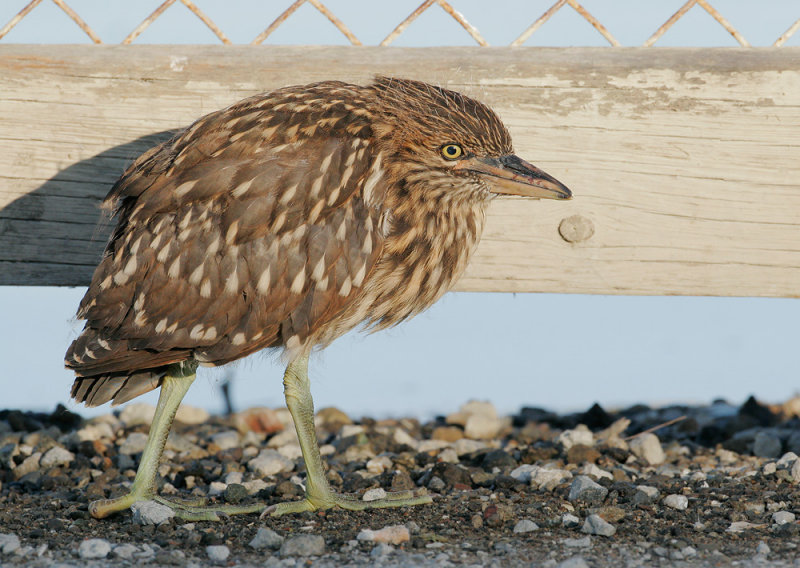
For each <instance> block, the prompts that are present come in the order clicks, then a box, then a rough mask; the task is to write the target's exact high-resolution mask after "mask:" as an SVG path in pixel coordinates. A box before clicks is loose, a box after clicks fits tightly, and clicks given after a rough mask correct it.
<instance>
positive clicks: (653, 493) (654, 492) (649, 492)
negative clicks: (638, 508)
mask: <svg viewBox="0 0 800 568" xmlns="http://www.w3.org/2000/svg"><path fill="white" fill-rule="evenodd" d="M636 491H639V492H641V493H643V494H644V495H645V497H647V498H648V499H650V500H651V501H655V500H656V499H658V496H659V494H660V493H661V492H660V491H659V490H658V488H657V487H652V486H650V485H637V486H636Z"/></svg>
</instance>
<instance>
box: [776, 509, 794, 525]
mask: <svg viewBox="0 0 800 568" xmlns="http://www.w3.org/2000/svg"><path fill="white" fill-rule="evenodd" d="M794 520H795V515H794V513H792V512H790V511H776V512H775V513H772V522H773V523H775V524H776V525H778V526H780V525H785V524H786V523H793V522H794Z"/></svg>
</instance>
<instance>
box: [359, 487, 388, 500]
mask: <svg viewBox="0 0 800 568" xmlns="http://www.w3.org/2000/svg"><path fill="white" fill-rule="evenodd" d="M384 497H386V491H385V490H384V489H383V488H382V487H376V488H374V489H370V490H369V491H366V492H365V493H364V495H363V496H362V497H361V500H362V501H377V500H378V499H383V498H384Z"/></svg>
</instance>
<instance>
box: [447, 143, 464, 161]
mask: <svg viewBox="0 0 800 568" xmlns="http://www.w3.org/2000/svg"><path fill="white" fill-rule="evenodd" d="M441 152H442V157H443V158H444V159H445V160H457V159H459V158H460V157H461V156H463V155H464V149H463V148H462V147H461V146H459V145H458V144H445V145H444V146H442V149H441Z"/></svg>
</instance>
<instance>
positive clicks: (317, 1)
mask: <svg viewBox="0 0 800 568" xmlns="http://www.w3.org/2000/svg"><path fill="white" fill-rule="evenodd" d="M48 1H51V2H53V3H54V4H55V5H56V6H58V7H59V8H60V9H61V10H63V11H64V12H65V13H66V14H67V16H69V18H70V19H71V20H72V21H73V22H74V23H75V24H76V25H77V26H78V27H80V29H81V30H83V32H84V33H85V34H86V35H87V36H88V37H89V39H90V40H91V41H92V42H93V43H96V44H101V43H104V42H103V40H102V39H101V38H100V36H99V35H98V34H97V33H96V32H95V31H94V30H93V29H92V28H91V26H89V25H88V24H87V23H86V20H84V18H82V17H81V16H80V15H79V14H78V13H77V11H76V10H75V9H73V8H72V7H71V6H70V5H69V4H68V3H67V1H66V0H31V1H30V2H28V3H27V4H25V5H24V6H23V7H22V9H21V10H20V11H19V12H18V13H17V14H16V15H14V16H13V17H12V18H11V19H10V20H9V21H8V22H7V23H6V24H5V25H4V26H3V27H2V28H0V40H1V39H2V38H3V37H5V36H6V35H7V34H8V33H9V32H10V31H11V30H12V29H13V28H14V27H15V26H16V25H17V24H19V23H20V21H22V20H23V19H24V18H26V17H27V16H28V15H29V14H31V13H32V12H33V11H34V10H35V9H36V8H37V6H39V5H40V4H42V3H43V2H48ZM452 2H453V0H451V2H448V1H447V0H424V2H422V3H421V4H419V5H418V6H417V7H416V9H414V10H413V11H412V12H411V13H410V14H408V16H407V17H405V18H404V19H403V20H402V21H401V22H400V23H399V24H397V25H396V26H395V27H394V29H392V31H391V32H390V33H389V34H388V35H387V36H386V37H385V38H384V39H383V40H382V41H380V43H379V44H378V45H381V46H389V45H392V44H393V43H394V42H395V40H397V38H398V37H400V36H401V35H402V34H403V33H404V32H405V31H406V30H407V28H408V27H409V26H411V25H412V24H413V23H414V22H415V21H416V20H417V19H418V18H419V17H420V16H421V15H422V14H423V13H425V12H426V11H427V10H429V9H437V8H440V9H441V10H443V11H444V12H445V13H446V14H447V15H448V16H449V17H451V18H453V19H454V20H455V21H456V22H458V24H459V25H460V26H461V27H462V28H463V29H464V30H465V32H466V33H467V34H469V36H470V37H471V38H472V40H473V41H474V42H475V43H476V44H478V45H480V46H488V45H489V42H487V41H486V39H484V37H483V35H481V32H480V30H479V29H478V27H477V26H475V25H474V24H472V23H470V22H469V21H468V20H467V19H466V18H465V17H464V15H463V14H462V13H461V12H459V11H458V10H457V9H456V8H454V7H453V4H452ZM306 3H307V4H309V5H311V6H313V7H314V8H315V9H316V10H318V11H319V12H320V13H321V14H322V15H323V16H325V17H326V18H327V19H328V20H330V22H331V23H332V24H333V25H334V26H336V28H337V29H338V30H339V31H340V32H341V33H342V34H343V35H344V37H345V38H346V40H347V41H348V42H349V43H350V44H352V45H362V42H361V40H359V38H358V37H356V35H355V34H354V33H353V32H352V31H351V30H350V28H348V26H347V25H346V23H345V22H344V21H343V20H342V19H340V18H339V17H337V16H336V14H334V13H333V11H332V10H331V9H330V8H329V7H328V6H326V5H325V3H323V2H322V1H321V0H296V1H294V2H292V3H291V4H290V5H289V6H288V7H286V9H285V10H283V11H282V12H281V13H280V15H278V17H277V18H275V19H274V21H272V22H271V23H270V24H269V25H268V26H267V27H266V28H265V29H264V30H263V31H262V32H261V33H259V34H258V35H257V36H256V37H255V38H253V40H252V41H250V43H251V44H254V45H258V44H261V43H263V42H265V41H267V40H268V39H269V38H270V36H271V35H272V34H273V33H274V32H275V31H276V30H277V29H278V28H280V27H281V26H282V25H283V24H284V23H285V22H286V21H287V20H288V19H289V18H290V17H291V16H292V14H294V13H295V12H296V11H297V10H298V8H300V7H301V6H302V5H303V4H306ZM175 4H182V5H183V6H185V8H187V9H188V10H189V11H190V12H191V13H192V14H194V16H196V17H197V18H199V19H200V20H201V21H202V22H203V24H205V25H206V26H207V27H208V28H209V29H210V30H211V31H212V32H213V33H214V35H215V36H216V37H217V38H218V39H219V41H220V42H221V43H223V44H226V45H228V44H232V43H233V42H232V41H231V40H230V39H229V38H228V36H227V35H226V34H225V33H224V32H223V30H222V29H221V28H220V26H219V25H217V24H216V23H215V22H214V20H213V19H212V18H210V17H209V16H208V15H207V14H206V13H205V12H203V11H202V10H201V9H200V7H199V6H198V3H197V2H196V1H193V0H165V1H164V2H162V3H160V4H159V5H158V6H157V7H156V9H155V10H154V11H153V12H152V13H151V14H149V15H148V16H147V17H146V18H145V19H144V20H143V21H142V22H141V23H139V24H138V25H137V26H136V27H135V28H134V29H133V30H132V31H131V32H130V33H128V34H127V35H126V37H125V38H124V39H123V40H122V42H121V43H122V44H130V43H132V42H133V41H135V40H136V38H137V37H139V36H140V34H142V32H144V31H145V30H146V29H147V28H148V27H149V26H150V25H151V24H152V23H153V22H155V21H156V20H158V19H159V18H161V17H162V16H163V14H164V13H165V12H166V11H167V10H168V9H169V8H170V7H171V6H173V5H175ZM371 4H372V5H373V6H375V5H379V4H382V3H380V2H373V3H371ZM753 4H755V2H754V3H753ZM566 9H571V10H574V11H575V12H576V13H577V14H579V15H580V17H582V18H584V19H585V20H586V21H587V22H589V23H590V24H591V25H592V26H593V27H594V29H595V30H597V32H598V33H599V34H600V35H602V37H603V38H605V40H606V41H607V42H608V44H609V45H610V46H614V47H619V46H621V45H622V44H621V43H620V42H619V41H618V40H617V38H615V37H614V35H613V34H612V33H611V32H610V31H609V29H608V28H607V27H606V26H605V25H603V23H601V22H600V20H599V19H598V18H596V17H595V16H593V15H592V14H591V13H590V12H589V11H588V10H587V9H586V8H585V7H584V6H583V5H582V4H581V3H580V2H578V0H558V1H557V2H555V3H553V4H552V5H551V6H550V7H549V8H547V9H546V11H545V12H544V13H543V14H541V16H539V17H538V18H537V19H535V20H534V21H533V22H532V23H531V24H530V25H528V26H527V27H526V28H525V29H524V31H522V33H521V34H520V35H519V36H518V37H516V39H514V40H513V41H511V42H510V45H511V46H519V45H523V44H525V42H527V41H528V40H529V39H530V38H531V36H533V35H534V34H535V33H536V32H537V31H538V30H539V29H540V28H541V27H542V26H543V25H545V24H546V23H547V22H548V21H549V20H550V19H551V18H552V17H553V16H554V15H555V14H556V13H558V12H559V11H561V10H566ZM692 9H695V10H699V9H702V10H705V11H706V12H707V13H708V14H709V15H710V16H711V17H712V18H713V19H714V20H715V21H716V22H717V23H718V24H719V25H720V26H722V27H723V28H724V29H725V30H726V31H727V32H728V33H729V34H730V35H731V36H733V38H735V40H736V41H737V42H738V43H739V44H740V45H742V46H745V47H747V46H749V45H750V43H749V42H748V41H747V39H745V37H744V36H743V35H742V33H740V32H739V31H738V30H737V29H736V28H735V27H734V26H733V25H732V24H731V22H730V21H729V20H728V19H726V18H725V16H724V15H723V14H722V13H721V11H720V9H717V8H715V7H714V6H712V4H711V1H710V0H688V1H687V2H685V3H684V4H683V5H681V6H680V8H679V9H678V10H677V11H676V12H675V13H674V14H672V16H671V17H669V18H668V19H667V20H666V21H665V22H663V24H661V25H660V26H659V27H658V28H657V29H656V30H655V31H654V32H653V33H652V34H651V35H650V36H649V37H648V38H647V40H646V41H645V42H644V43H643V44H642V46H644V47H651V46H654V45H656V43H657V42H658V40H659V38H661V37H662V36H663V35H664V33H665V32H667V30H669V29H670V28H671V27H673V26H674V25H675V23H676V22H678V21H679V20H681V19H682V18H684V17H685V16H686V14H687V13H689V12H690V11H691V10H692ZM758 9H764V7H763V3H762V4H759V6H758ZM797 9H798V12H800V2H798V3H797ZM798 28H800V18H798V19H797V20H795V21H794V23H792V24H791V25H789V26H788V28H787V29H786V31H784V32H783V33H781V34H780V36H778V37H777V38H776V39H775V41H774V42H773V43H772V45H773V46H775V47H779V46H782V45H784V44H785V43H786V42H787V41H788V40H789V38H791V37H792V36H793V35H794V34H795V32H797V30H798Z"/></svg>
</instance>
